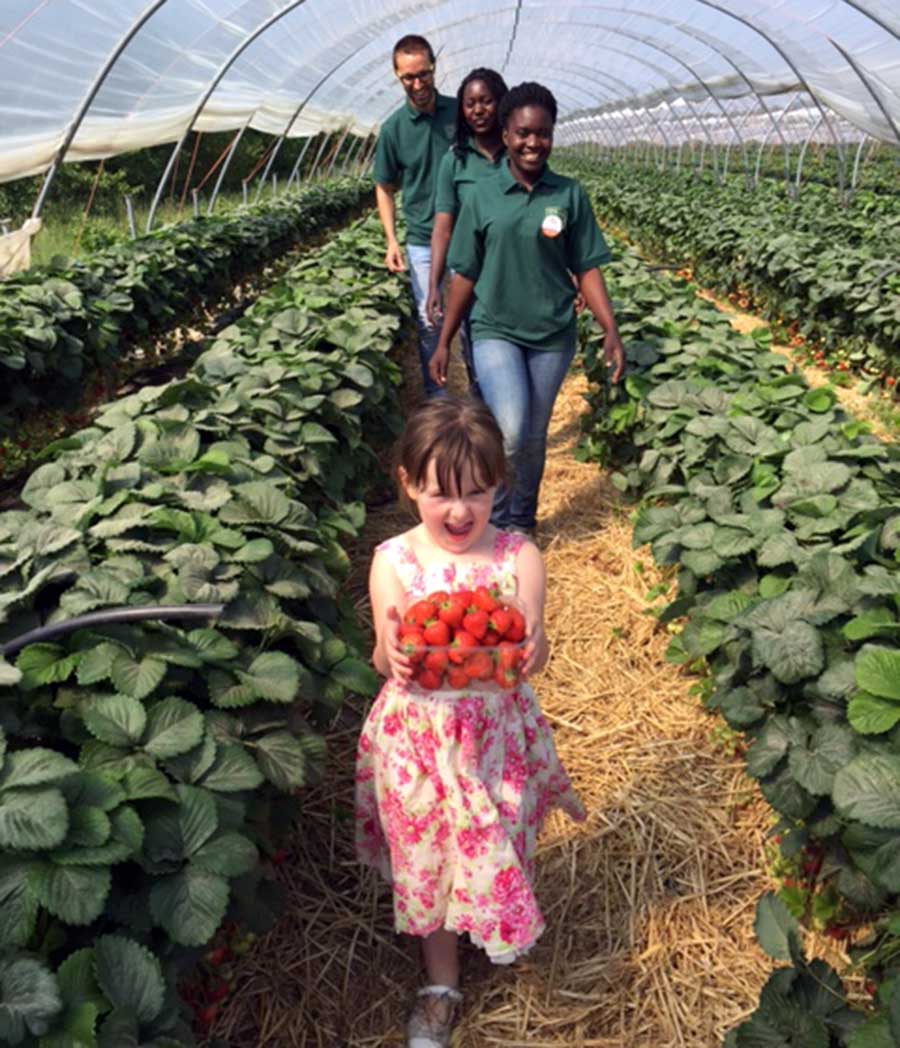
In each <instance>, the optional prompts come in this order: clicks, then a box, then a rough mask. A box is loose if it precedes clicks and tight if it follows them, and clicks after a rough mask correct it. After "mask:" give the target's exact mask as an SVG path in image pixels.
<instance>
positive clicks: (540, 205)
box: [430, 83, 624, 533]
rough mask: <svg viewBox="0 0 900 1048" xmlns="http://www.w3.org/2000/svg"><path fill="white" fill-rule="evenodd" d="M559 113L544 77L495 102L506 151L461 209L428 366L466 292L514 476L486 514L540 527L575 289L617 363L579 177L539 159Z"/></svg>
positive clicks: (617, 367)
mask: <svg viewBox="0 0 900 1048" xmlns="http://www.w3.org/2000/svg"><path fill="white" fill-rule="evenodd" d="M556 113H557V110H556V99H555V98H554V97H553V94H552V93H551V92H550V91H549V90H548V89H547V88H546V87H543V86H542V85H541V84H535V83H524V84H519V85H518V86H517V87H514V88H513V89H512V90H511V91H509V93H508V94H506V95H505V96H504V98H503V100H502V101H501V103H500V106H499V112H498V117H499V121H500V125H501V127H502V138H503V144H504V146H505V147H506V151H507V156H506V158H505V159H504V160H502V161H501V163H500V166H499V169H498V171H497V174H496V175H495V176H494V177H492V178H489V179H485V180H483V181H482V182H480V183H479V184H477V185H476V186H475V187H473V190H472V192H471V193H470V194H469V195H468V197H467V199H466V200H465V201H464V203H463V205H462V208H461V211H460V214H459V218H458V220H457V222H456V225H455V227H454V231H453V239H452V241H451V244H450V252H449V265H450V268H451V269H452V270H453V271H454V276H453V280H452V282H451V285H450V291H449V294H448V301H447V309H446V318H445V321H444V327H443V330H442V332H441V337H440V339H439V341H438V346H437V349H436V350H435V353H434V356H433V357H432V360H431V365H430V369H431V375H432V378H433V379H434V380H435V381H436V382H437V383H438V384H439V385H443V384H444V383H445V382H446V377H447V361H448V358H449V353H450V340H451V339H452V338H453V336H454V334H456V331H457V330H458V328H459V326H460V324H461V322H462V320H463V317H464V316H465V314H466V311H467V310H468V308H469V304H470V303H471V301H472V298H473V297H474V298H475V305H474V307H473V309H472V342H473V351H472V357H473V370H474V375H475V380H476V382H477V384H478V388H479V390H480V393H481V396H482V398H483V399H484V401H485V403H486V404H487V405H488V407H489V408H490V409H491V411H492V412H493V414H494V417H495V418H496V420H497V423H498V424H499V426H500V429H501V431H502V433H503V441H504V448H505V451H506V455H507V458H508V461H509V463H510V469H511V474H512V475H511V478H510V481H509V483H508V484H506V485H505V486H504V487H503V488H501V489H500V490H499V491H498V493H497V496H496V498H495V500H494V508H493V512H492V515H491V520H492V522H493V523H494V524H495V525H497V526H498V527H501V528H514V529H516V530H520V531H524V532H526V533H530V532H532V531H533V529H534V527H535V524H536V515H537V504H538V490H539V488H540V483H541V477H542V475H543V470H544V458H545V454H546V440H547V427H548V426H549V423H550V416H551V414H552V411H553V403H554V401H555V399H556V394H557V392H558V391H559V387H560V385H561V383H562V380H563V378H564V376H565V374H566V371H567V370H568V367H569V364H570V363H571V361H572V358H573V356H574V355H575V311H574V302H575V294H576V290H580V291H581V293H582V294H583V295H584V298H585V301H586V302H587V305H588V307H589V308H590V310H591V312H592V313H593V315H594V317H595V319H596V320H597V322H598V323H599V324H600V326H601V327H602V328H603V330H604V331H605V333H606V336H605V340H604V351H605V354H606V359H607V362H608V364H609V366H610V367H611V368H613V372H612V378H613V381H618V379H619V377H620V375H621V371H622V366H623V359H624V358H623V352H622V344H621V342H620V340H619V335H618V331H617V330H616V322H615V318H614V316H613V311H612V306H611V305H610V302H609V297H608V296H607V294H606V288H605V285H604V283H603V278H602V276H601V275H600V269H599V267H600V266H601V265H602V264H604V263H605V262H607V261H608V259H609V251H608V249H607V247H606V243H605V242H604V240H603V237H602V235H601V233H600V230H599V229H598V228H597V223H596V220H595V219H594V215H593V212H592V210H591V206H590V204H589V202H588V199H587V196H586V195H585V192H584V190H583V189H582V188H581V186H580V185H579V183H578V182H576V181H574V180H573V179H571V178H563V177H562V176H560V175H557V174H555V173H554V172H553V171H551V170H550V168H549V166H548V163H547V162H548V159H549V157H550V153H551V151H552V148H553V129H554V125H555V123H556Z"/></svg>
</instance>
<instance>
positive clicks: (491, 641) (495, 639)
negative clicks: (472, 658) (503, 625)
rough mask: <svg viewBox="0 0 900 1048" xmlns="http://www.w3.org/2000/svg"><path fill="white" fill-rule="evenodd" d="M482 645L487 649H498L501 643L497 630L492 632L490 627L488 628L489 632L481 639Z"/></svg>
mask: <svg viewBox="0 0 900 1048" xmlns="http://www.w3.org/2000/svg"><path fill="white" fill-rule="evenodd" d="M481 643H482V644H483V645H484V647H486V648H496V647H497V645H498V644H499V643H500V634H499V633H498V632H497V631H496V630H492V629H491V627H490V625H489V626H488V628H487V632H486V633H485V635H484V636H483V637H482V638H481Z"/></svg>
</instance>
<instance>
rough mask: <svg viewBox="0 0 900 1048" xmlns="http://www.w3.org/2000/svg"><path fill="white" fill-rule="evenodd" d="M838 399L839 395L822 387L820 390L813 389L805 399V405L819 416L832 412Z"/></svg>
mask: <svg viewBox="0 0 900 1048" xmlns="http://www.w3.org/2000/svg"><path fill="white" fill-rule="evenodd" d="M836 399H837V394H836V393H835V392H834V391H833V390H831V389H828V388H827V387H825V386H820V387H819V389H811V390H810V391H809V392H808V393H807V394H805V396H804V397H803V404H804V406H805V407H807V408H809V410H810V411H814V412H815V413H816V414H817V415H821V414H823V413H824V412H826V411H830V410H831V408H832V407H833V406H834V402H835V400H836Z"/></svg>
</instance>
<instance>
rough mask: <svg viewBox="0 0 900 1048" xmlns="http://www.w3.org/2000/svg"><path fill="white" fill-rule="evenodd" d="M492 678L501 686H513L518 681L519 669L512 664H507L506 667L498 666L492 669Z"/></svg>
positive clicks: (507, 687) (508, 687)
mask: <svg viewBox="0 0 900 1048" xmlns="http://www.w3.org/2000/svg"><path fill="white" fill-rule="evenodd" d="M494 680H495V681H496V682H497V683H498V684H499V685H500V687H501V688H506V689H510V688H514V687H515V686H516V685H517V684H518V683H519V671H518V670H517V669H515V668H514V667H512V666H508V667H507V668H506V669H504V668H503V667H502V666H498V667H497V669H496V670H495V671H494Z"/></svg>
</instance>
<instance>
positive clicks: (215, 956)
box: [206, 946, 231, 968]
mask: <svg viewBox="0 0 900 1048" xmlns="http://www.w3.org/2000/svg"><path fill="white" fill-rule="evenodd" d="M229 957H231V950H229V949H228V947H227V946H217V947H216V949H214V950H210V951H209V953H208V954H207V955H206V963H207V964H208V965H209V966H210V968H218V967H219V965H220V964H224V963H225V961H227V960H228V959H229Z"/></svg>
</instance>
